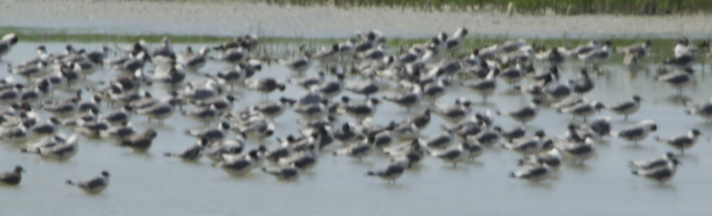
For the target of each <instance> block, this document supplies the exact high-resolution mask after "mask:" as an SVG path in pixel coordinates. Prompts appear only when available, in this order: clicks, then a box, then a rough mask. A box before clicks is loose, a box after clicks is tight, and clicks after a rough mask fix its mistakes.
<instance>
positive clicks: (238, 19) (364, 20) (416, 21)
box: [0, 0, 712, 39]
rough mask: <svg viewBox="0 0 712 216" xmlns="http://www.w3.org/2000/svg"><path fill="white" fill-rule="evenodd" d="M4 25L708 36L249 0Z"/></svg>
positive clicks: (695, 21) (57, 7) (53, 5)
mask: <svg viewBox="0 0 712 216" xmlns="http://www.w3.org/2000/svg"><path fill="white" fill-rule="evenodd" d="M0 11H2V13H0V27H20V28H42V29H59V30H66V31H67V32H79V33H109V34H172V35H215V36H233V35H238V34H244V33H247V32H257V31H258V29H259V30H260V31H261V32H262V33H263V34H264V35H267V36H274V37H306V38H341V37H347V36H350V35H351V34H353V33H354V31H355V30H357V29H362V30H366V29H379V30H381V31H382V32H384V33H385V34H386V35H388V36H391V37H402V38H423V37H430V36H432V35H434V34H436V33H437V32H439V31H447V32H450V31H452V30H453V29H455V28H457V27H458V26H465V27H467V28H469V29H470V32H471V34H472V35H475V36H482V37H496V36H508V37H526V38H542V39H543V38H562V37H563V36H564V35H566V37H567V38H571V39H577V38H603V37H615V38H637V37H642V38H649V37H652V38H675V37H678V35H679V34H681V33H683V34H685V35H686V36H688V37H691V38H706V37H708V36H709V35H710V33H711V32H712V22H710V21H709V20H710V17H709V16H708V15H689V16H679V15H674V16H615V15H579V16H558V15H543V16H530V15H514V16H513V17H508V16H507V15H505V14H500V13H486V12H475V13H470V12H433V13H424V12H417V11H413V10H412V9H405V10H403V11H402V10H401V9H390V8H354V9H349V10H343V9H337V8H334V7H331V6H317V7H289V6H286V7H278V6H274V5H266V4H264V3H252V2H251V1H244V2H213V1H211V2H195V1H184V2H162V1H149V2H145V1H118V2H115V1H111V2H106V1H75V0H69V1H41V0H24V1H19V0H0Z"/></svg>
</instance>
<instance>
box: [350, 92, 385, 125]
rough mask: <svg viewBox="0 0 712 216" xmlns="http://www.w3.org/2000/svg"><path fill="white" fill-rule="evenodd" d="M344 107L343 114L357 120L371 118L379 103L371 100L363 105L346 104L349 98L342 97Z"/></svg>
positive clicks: (373, 99) (374, 99)
mask: <svg viewBox="0 0 712 216" xmlns="http://www.w3.org/2000/svg"><path fill="white" fill-rule="evenodd" d="M342 99H343V101H344V103H346V105H345V106H343V109H344V112H345V113H346V114H348V115H349V116H351V117H354V118H356V119H359V120H363V119H365V118H369V117H372V116H373V115H374V114H376V108H377V105H378V104H379V103H380V101H379V100H378V99H376V98H371V99H370V100H367V101H366V103H365V104H348V101H349V98H348V97H346V96H344V97H343V98H342Z"/></svg>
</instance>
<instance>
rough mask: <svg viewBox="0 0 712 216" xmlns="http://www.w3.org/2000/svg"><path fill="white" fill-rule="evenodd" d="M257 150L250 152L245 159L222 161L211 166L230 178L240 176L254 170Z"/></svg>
mask: <svg viewBox="0 0 712 216" xmlns="http://www.w3.org/2000/svg"><path fill="white" fill-rule="evenodd" d="M257 153H258V152H257V150H252V151H250V152H249V153H248V154H247V156H246V157H242V158H240V159H236V160H223V161H220V162H217V163H215V164H213V166H214V167H217V168H221V169H222V170H223V171H225V172H226V173H228V174H229V175H231V176H242V175H245V174H247V173H249V172H250V171H252V169H253V168H255V166H254V165H255V162H256V161H255V159H256V158H258V157H259V156H258V155H257Z"/></svg>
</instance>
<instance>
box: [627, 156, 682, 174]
mask: <svg viewBox="0 0 712 216" xmlns="http://www.w3.org/2000/svg"><path fill="white" fill-rule="evenodd" d="M675 158H676V157H675V154H673V153H672V152H666V153H665V154H663V156H662V157H659V158H653V159H648V160H637V161H629V162H628V166H629V167H630V168H632V169H640V170H652V169H656V168H661V167H665V166H667V164H668V162H669V161H670V160H672V159H675Z"/></svg>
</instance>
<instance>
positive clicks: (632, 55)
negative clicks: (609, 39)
mask: <svg viewBox="0 0 712 216" xmlns="http://www.w3.org/2000/svg"><path fill="white" fill-rule="evenodd" d="M650 45H652V42H651V41H650V40H645V42H644V43H641V44H633V45H630V46H627V47H618V48H616V51H617V52H618V53H620V54H623V55H624V56H625V57H624V59H623V63H625V64H626V65H635V64H637V62H638V59H640V58H643V57H645V56H646V55H648V50H649V49H650Z"/></svg>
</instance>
